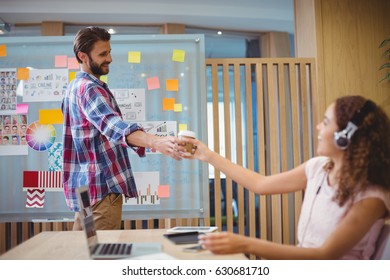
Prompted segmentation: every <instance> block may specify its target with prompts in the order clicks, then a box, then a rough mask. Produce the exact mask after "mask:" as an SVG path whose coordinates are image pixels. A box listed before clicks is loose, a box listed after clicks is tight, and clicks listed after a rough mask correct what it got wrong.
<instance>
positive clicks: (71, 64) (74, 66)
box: [68, 57, 80, 69]
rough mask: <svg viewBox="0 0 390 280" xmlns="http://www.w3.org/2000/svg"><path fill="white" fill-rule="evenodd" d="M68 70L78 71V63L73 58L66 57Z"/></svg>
mask: <svg viewBox="0 0 390 280" xmlns="http://www.w3.org/2000/svg"><path fill="white" fill-rule="evenodd" d="M68 69H80V65H79V62H78V61H77V59H76V58H75V57H68Z"/></svg>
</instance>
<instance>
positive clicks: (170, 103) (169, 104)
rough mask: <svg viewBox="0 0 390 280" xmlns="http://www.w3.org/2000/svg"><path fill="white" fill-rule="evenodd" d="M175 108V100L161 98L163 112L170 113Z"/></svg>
mask: <svg viewBox="0 0 390 280" xmlns="http://www.w3.org/2000/svg"><path fill="white" fill-rule="evenodd" d="M174 106H175V98H163V110H164V111H172V110H173V108H174Z"/></svg>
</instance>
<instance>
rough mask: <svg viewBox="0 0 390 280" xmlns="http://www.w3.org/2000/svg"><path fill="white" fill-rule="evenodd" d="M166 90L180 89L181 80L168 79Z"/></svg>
mask: <svg viewBox="0 0 390 280" xmlns="http://www.w3.org/2000/svg"><path fill="white" fill-rule="evenodd" d="M166 83H167V84H166V90H168V91H178V90H179V81H178V80H177V79H169V80H167V81H166Z"/></svg>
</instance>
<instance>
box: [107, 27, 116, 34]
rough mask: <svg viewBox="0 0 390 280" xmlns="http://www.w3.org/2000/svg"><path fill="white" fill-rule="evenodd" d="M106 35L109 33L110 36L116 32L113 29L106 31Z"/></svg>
mask: <svg viewBox="0 0 390 280" xmlns="http://www.w3.org/2000/svg"><path fill="white" fill-rule="evenodd" d="M108 33H110V34H115V33H116V31H115V30H114V29H113V28H110V29H108Z"/></svg>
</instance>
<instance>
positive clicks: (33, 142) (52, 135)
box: [26, 121, 56, 151]
mask: <svg viewBox="0 0 390 280" xmlns="http://www.w3.org/2000/svg"><path fill="white" fill-rule="evenodd" d="M26 140H27V144H28V145H29V146H30V147H31V148H32V149H34V150H36V151H45V150H47V149H49V148H50V147H51V146H52V145H53V143H54V141H55V140H56V130H55V128H54V126H53V125H51V124H40V123H39V121H35V122H33V123H32V124H30V125H29V126H28V128H27V131H26Z"/></svg>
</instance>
